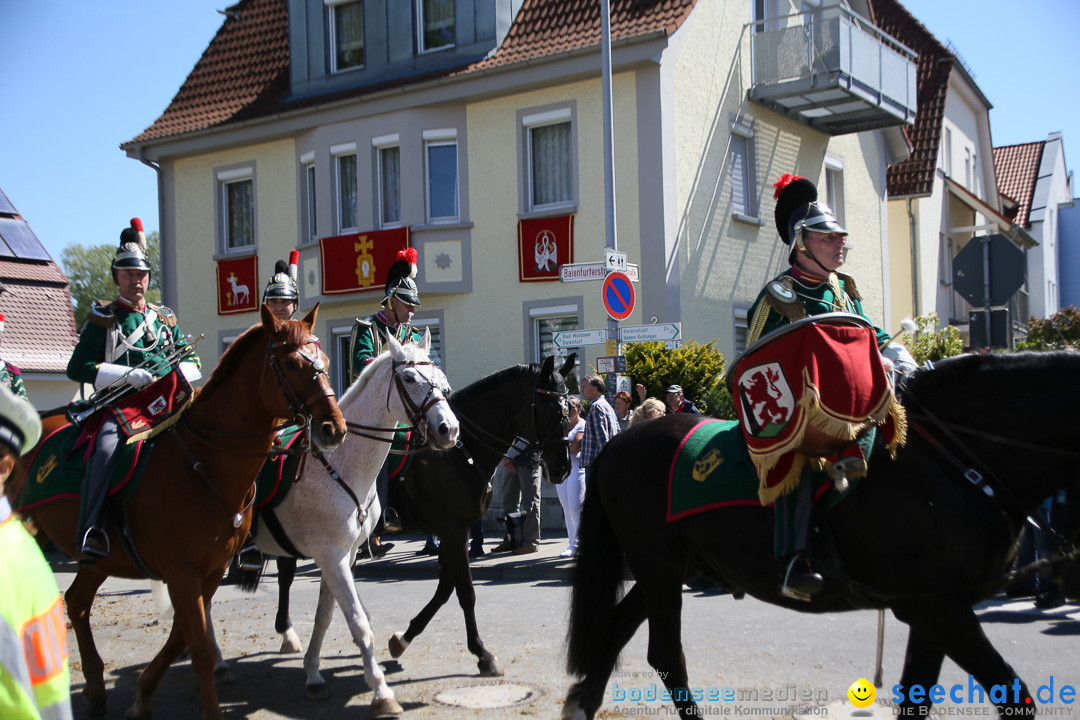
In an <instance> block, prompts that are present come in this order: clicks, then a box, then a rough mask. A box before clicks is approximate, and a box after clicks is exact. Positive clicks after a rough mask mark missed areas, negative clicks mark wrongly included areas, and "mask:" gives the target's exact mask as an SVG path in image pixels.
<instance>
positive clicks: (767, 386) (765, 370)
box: [738, 362, 795, 438]
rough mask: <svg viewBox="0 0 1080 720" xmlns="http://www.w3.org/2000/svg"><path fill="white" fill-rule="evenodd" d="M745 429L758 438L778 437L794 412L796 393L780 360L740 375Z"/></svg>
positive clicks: (740, 397)
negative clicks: (792, 389)
mask: <svg viewBox="0 0 1080 720" xmlns="http://www.w3.org/2000/svg"><path fill="white" fill-rule="evenodd" d="M738 400H739V403H740V404H741V405H742V409H743V412H742V413H741V414H742V418H743V430H744V431H745V432H746V433H747V434H748V435H752V436H754V437H758V438H770V437H776V436H777V435H779V434H781V433H782V432H783V431H784V428H786V427H787V424H788V423H789V422H790V421H791V418H792V417H793V415H794V413H795V394H794V393H793V392H792V391H791V383H789V382H788V379H787V376H786V375H784V368H783V366H782V365H780V363H778V362H768V363H764V364H762V365H755V366H754V367H752V368H750V369H748V370H746V371H745V372H744V373H743V374H742V376H741V377H740V378H739V383H738Z"/></svg>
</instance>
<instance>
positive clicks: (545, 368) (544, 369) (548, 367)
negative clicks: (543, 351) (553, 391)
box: [540, 355, 555, 377]
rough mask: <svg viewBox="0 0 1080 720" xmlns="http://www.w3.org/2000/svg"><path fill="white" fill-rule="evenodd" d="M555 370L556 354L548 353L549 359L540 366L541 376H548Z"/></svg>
mask: <svg viewBox="0 0 1080 720" xmlns="http://www.w3.org/2000/svg"><path fill="white" fill-rule="evenodd" d="M553 372H555V356H554V355H548V359H547V360H545V361H544V364H543V365H542V366H541V367H540V375H541V377H547V376H548V375H550V374H551V373H553Z"/></svg>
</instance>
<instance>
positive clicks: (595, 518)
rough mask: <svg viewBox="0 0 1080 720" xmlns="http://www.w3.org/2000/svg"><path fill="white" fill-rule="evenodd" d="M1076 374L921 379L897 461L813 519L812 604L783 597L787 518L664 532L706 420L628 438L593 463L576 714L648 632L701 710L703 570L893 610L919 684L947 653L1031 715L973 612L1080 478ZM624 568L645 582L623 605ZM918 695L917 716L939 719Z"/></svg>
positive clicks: (579, 608)
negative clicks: (684, 447) (1051, 505)
mask: <svg viewBox="0 0 1080 720" xmlns="http://www.w3.org/2000/svg"><path fill="white" fill-rule="evenodd" d="M1077 378H1080V353H1074V352H1068V353H1055V354H1010V355H978V356H976V355H971V356H962V357H959V358H955V359H950V360H947V361H943V362H941V363H939V364H938V366H937V367H936V368H934V369H929V370H920V371H918V372H916V373H915V374H914V375H912V376H909V378H908V379H907V381H906V389H905V391H904V392H903V393H902V396H901V397H902V400H903V402H904V405H905V406H906V408H907V412H908V420H909V423H910V426H911V427H910V429H909V432H908V442H907V445H906V446H905V447H903V448H901V449H900V452H899V454H898V456H897V457H896V459H895V460H892V459H890V457H889V454H888V452H887V451H886V450H884V448H882V447H880V444H879V447H877V448H876V449H875V452H874V453H873V455H872V456H871V459H870V472H869V476H868V477H867V478H865V479H864V480H862V481H861V482H860V483H859V484H857V485H856V486H854V487H853V488H852V489H851V490H850V491H849V496H848V497H847V498H846V499H844V500H843V502H841V503H840V504H838V505H836V506H835V507H833V508H832V509H831V510H828V511H824V512H820V513H818V514H817V516H816V517H815V518H814V520H813V526H814V530H812V532H811V538H812V539H811V552H812V554H813V556H814V558H815V565H816V566H817V567H818V569H820V570H821V571H822V573H823V574H824V575H825V589H824V591H823V592H821V593H819V594H816V595H814V597H813V601H812V602H810V603H803V602H799V601H795V600H789V599H787V598H784V597H782V596H781V595H780V594H779V592H778V587H777V586H778V581H779V576H780V567H779V566H778V564H777V561H776V560H775V559H774V557H773V510H772V508H770V507H761V506H760V505H759V506H756V507H755V506H753V505H741V506H732V507H723V508H718V509H714V510H710V511H707V512H702V513H698V514H694V515H690V516H687V517H684V518H682V519H679V520H676V521H674V522H667V521H666V510H667V507H668V503H667V474H668V470H669V468H670V467H671V463H672V459H673V457H674V455H675V453H676V451H677V448H678V447H679V444H680V442H682V440H683V438H684V437H685V436H686V435H687V433H688V432H689V431H690V429H691V427H692V426H693V425H694V424H695V423H696V422H698V421H699V419H698V418H694V417H691V416H686V415H672V416H668V417H666V418H661V419H659V420H651V421H649V422H647V423H643V424H641V425H639V426H635V427H632V428H630V430H629V431H627V432H626V433H622V434H619V435H617V436H616V437H615V438H613V439H612V441H611V442H610V443H608V444H607V446H606V447H605V448H604V450H603V452H602V453H601V454H600V456H599V458H598V459H597V460H596V462H595V463H594V465H593V472H592V473H591V475H590V477H589V481H588V490H587V492H586V498H585V506H584V508H583V511H582V518H581V530H580V533H579V540H580V543H581V550H580V554H579V557H578V560H577V563H576V565H575V567H574V571H573V596H572V601H571V618H570V628H569V633H568V645H569V651H568V663H567V665H568V669H569V671H570V672H571V673H572V674H574V675H576V676H577V677H579V678H581V680H580V681H579V682H577V683H576V684H575V685H574V686H573V687H572V688H571V689H570V691H569V693H568V696H567V701H566V705H565V707H564V717H566V718H580V717H584V718H592V717H594V716H595V714H596V712H597V710H598V709H599V707H600V705H601V704H602V703H603V700H604V695H605V692H606V689H607V687H608V680H609V677H610V675H611V673H612V672H613V670H614V668H615V665H616V662H617V659H618V655H619V652H620V651H621V650H622V648H623V647H624V646H625V645H626V643H627V642H629V640H630V639H631V638H632V637H633V635H634V634H635V632H636V631H637V629H638V627H639V626H640V625H641V624H642V623H643V622H644V621H646V620H648V625H649V644H648V661H649V664H650V665H652V666H653V667H654V668H656V670H657V672H658V675H659V676H660V677H662V678H664V683H665V685H666V686H667V687H668V689H669V690H670V691H671V697H672V699H673V700H674V702H675V705H676V707H677V709H678V711H679V714H680V716H681V717H683V718H688V717H696V716H697V712H698V708H697V707H696V705H695V703H694V702H693V700H692V699H691V696H690V693H689V690H688V685H689V683H688V677H687V671H686V665H685V660H684V657H683V652H682V638H681V630H680V608H681V602H682V600H681V597H682V596H681V588H682V583H683V581H684V580H685V579H686V578H687V577H689V576H691V575H693V574H707V575H711V576H714V577H716V578H718V579H720V580H721V581H722V582H723V583H724V585H725V586H727V587H730V588H739V589H741V590H744V591H745V592H747V593H749V594H751V595H753V596H754V597H756V598H758V599H760V600H764V601H765V602H769V603H773V604H776V605H781V606H785V607H789V608H791V609H793V610H800V611H803V612H833V611H841V610H850V609H854V608H859V607H863V608H866V607H878V608H889V609H891V610H892V612H893V614H894V615H895V616H896V617H897V618H898V619H899V620H901V621H902V622H904V623H906V624H907V625H908V626H909V627H910V633H909V636H908V645H907V652H906V656H905V660H904V668H903V672H902V674H901V677H900V683H899V684H900V685H902V686H903V687H904V688H911V687H912V686H913V685H921V686H922V687H923V688H929V687H931V686H932V685H934V683H935V682H936V680H937V678H938V674H939V672H940V670H941V665H942V661H943V660H944V658H945V657H946V656H948V657H949V658H951V659H952V660H953V661H955V662H956V664H957V665H959V666H960V667H961V668H962V669H963V670H964V671H965V672H967V673H969V674H970V675H971V676H973V677H974V679H975V681H976V682H978V683H979V684H981V685H982V686H983V687H984V688H987V689H989V688H992V687H994V686H1007V687H1008V688H1010V690H1009V692H1008V697H1007V698H1006V699H1004V700H1003V701H1002V702H1000V703H999V711H1000V712H1001V713H1002V714H1003V715H1012V714H1025V715H1026V714H1033V713H1034V712H1035V702H1034V700H1033V699H1032V697H1031V695H1030V693H1029V692H1028V690H1027V688H1026V686H1024V685H1023V683H1022V681H1021V680H1020V679H1019V678H1018V676H1017V673H1016V671H1015V670H1013V668H1012V667H1010V666H1009V664H1008V663H1007V662H1006V661H1005V660H1004V659H1003V658H1002V657H1001V655H1000V654H998V652H997V650H995V649H994V648H993V646H991V644H990V642H989V640H988V639H987V638H986V636H985V635H984V634H983V632H982V629H981V628H980V627H979V621H978V619H977V618H976V616H975V613H974V611H973V610H972V605H973V604H974V603H976V602H978V601H980V600H982V599H984V598H986V597H988V596H990V595H991V594H993V593H994V592H996V591H997V590H999V589H1000V588H1001V586H1002V584H1003V576H1004V573H1005V571H1006V570H1007V568H1008V567H1009V564H1010V562H1011V559H1012V556H1013V553H1014V548H1015V543H1016V540H1017V536H1018V534H1019V532H1020V529H1021V528H1022V527H1023V525H1024V522H1025V518H1026V517H1028V516H1029V515H1030V514H1031V513H1032V511H1033V510H1034V508H1035V507H1036V506H1037V504H1038V503H1039V502H1041V501H1042V500H1043V499H1044V498H1046V497H1048V496H1049V495H1051V494H1053V493H1054V492H1056V491H1058V490H1059V489H1060V488H1062V487H1065V486H1066V485H1067V484H1069V483H1072V482H1074V481H1075V473H1076V465H1077V461H1078V459H1080V452H1078V451H1077V447H1078V444H1077V441H1078V439H1080V413H1077V407H1080V382H1077ZM624 558H625V561H626V563H627V564H628V565H629V568H630V570H631V572H632V573H633V578H634V584H633V585H632V586H631V587H630V589H629V591H628V592H627V593H626V595H625V596H623V597H622V598H621V599H620V598H619V594H620V590H621V587H622V585H623V578H624V574H623V573H624V571H623V559H624ZM1014 683H1016V684H1015V685H1014ZM1012 688H1017V691H1016V692H1015V693H1014V691H1013V690H1012ZM894 692H895V691H894ZM903 698H904V702H903V703H901V705H900V708H899V709H900V711H901V713H902V714H910V715H924V714H925V712H926V711H928V710H929V709H930V704H931V703H930V702H929V700H926V701H925V702H922V703H916V702H914V701H912V700H911V695H910V694H906V693H905V694H904V695H903Z"/></svg>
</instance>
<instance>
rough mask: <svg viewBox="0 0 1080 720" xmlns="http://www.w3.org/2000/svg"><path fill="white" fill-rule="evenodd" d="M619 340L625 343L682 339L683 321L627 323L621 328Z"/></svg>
mask: <svg viewBox="0 0 1080 720" xmlns="http://www.w3.org/2000/svg"><path fill="white" fill-rule="evenodd" d="M619 340H620V341H621V342H624V343H632V342H656V341H658V340H664V341H669V340H682V323H681V322H674V323H657V324H656V325H627V326H625V327H621V328H619Z"/></svg>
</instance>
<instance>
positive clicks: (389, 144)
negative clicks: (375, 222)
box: [371, 133, 402, 228]
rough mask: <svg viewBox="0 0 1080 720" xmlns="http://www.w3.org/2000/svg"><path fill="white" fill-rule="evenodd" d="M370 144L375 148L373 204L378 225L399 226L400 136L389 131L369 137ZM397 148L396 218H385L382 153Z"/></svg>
mask: <svg viewBox="0 0 1080 720" xmlns="http://www.w3.org/2000/svg"><path fill="white" fill-rule="evenodd" d="M371 146H372V148H373V149H374V150H375V187H376V197H375V204H376V206H377V207H378V211H379V227H381V228H396V227H401V222H402V217H401V210H402V209H401V204H402V203H401V180H402V177H401V137H400V136H399V135H398V133H391V134H389V135H380V136H378V137H375V138H372V139H371ZM393 149H397V151H398V188H397V200H398V202H397V205H398V207H397V213H398V216H397V219H396V220H387V218H386V186H385V184H384V182H383V153H384V152H385V151H387V150H393Z"/></svg>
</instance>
